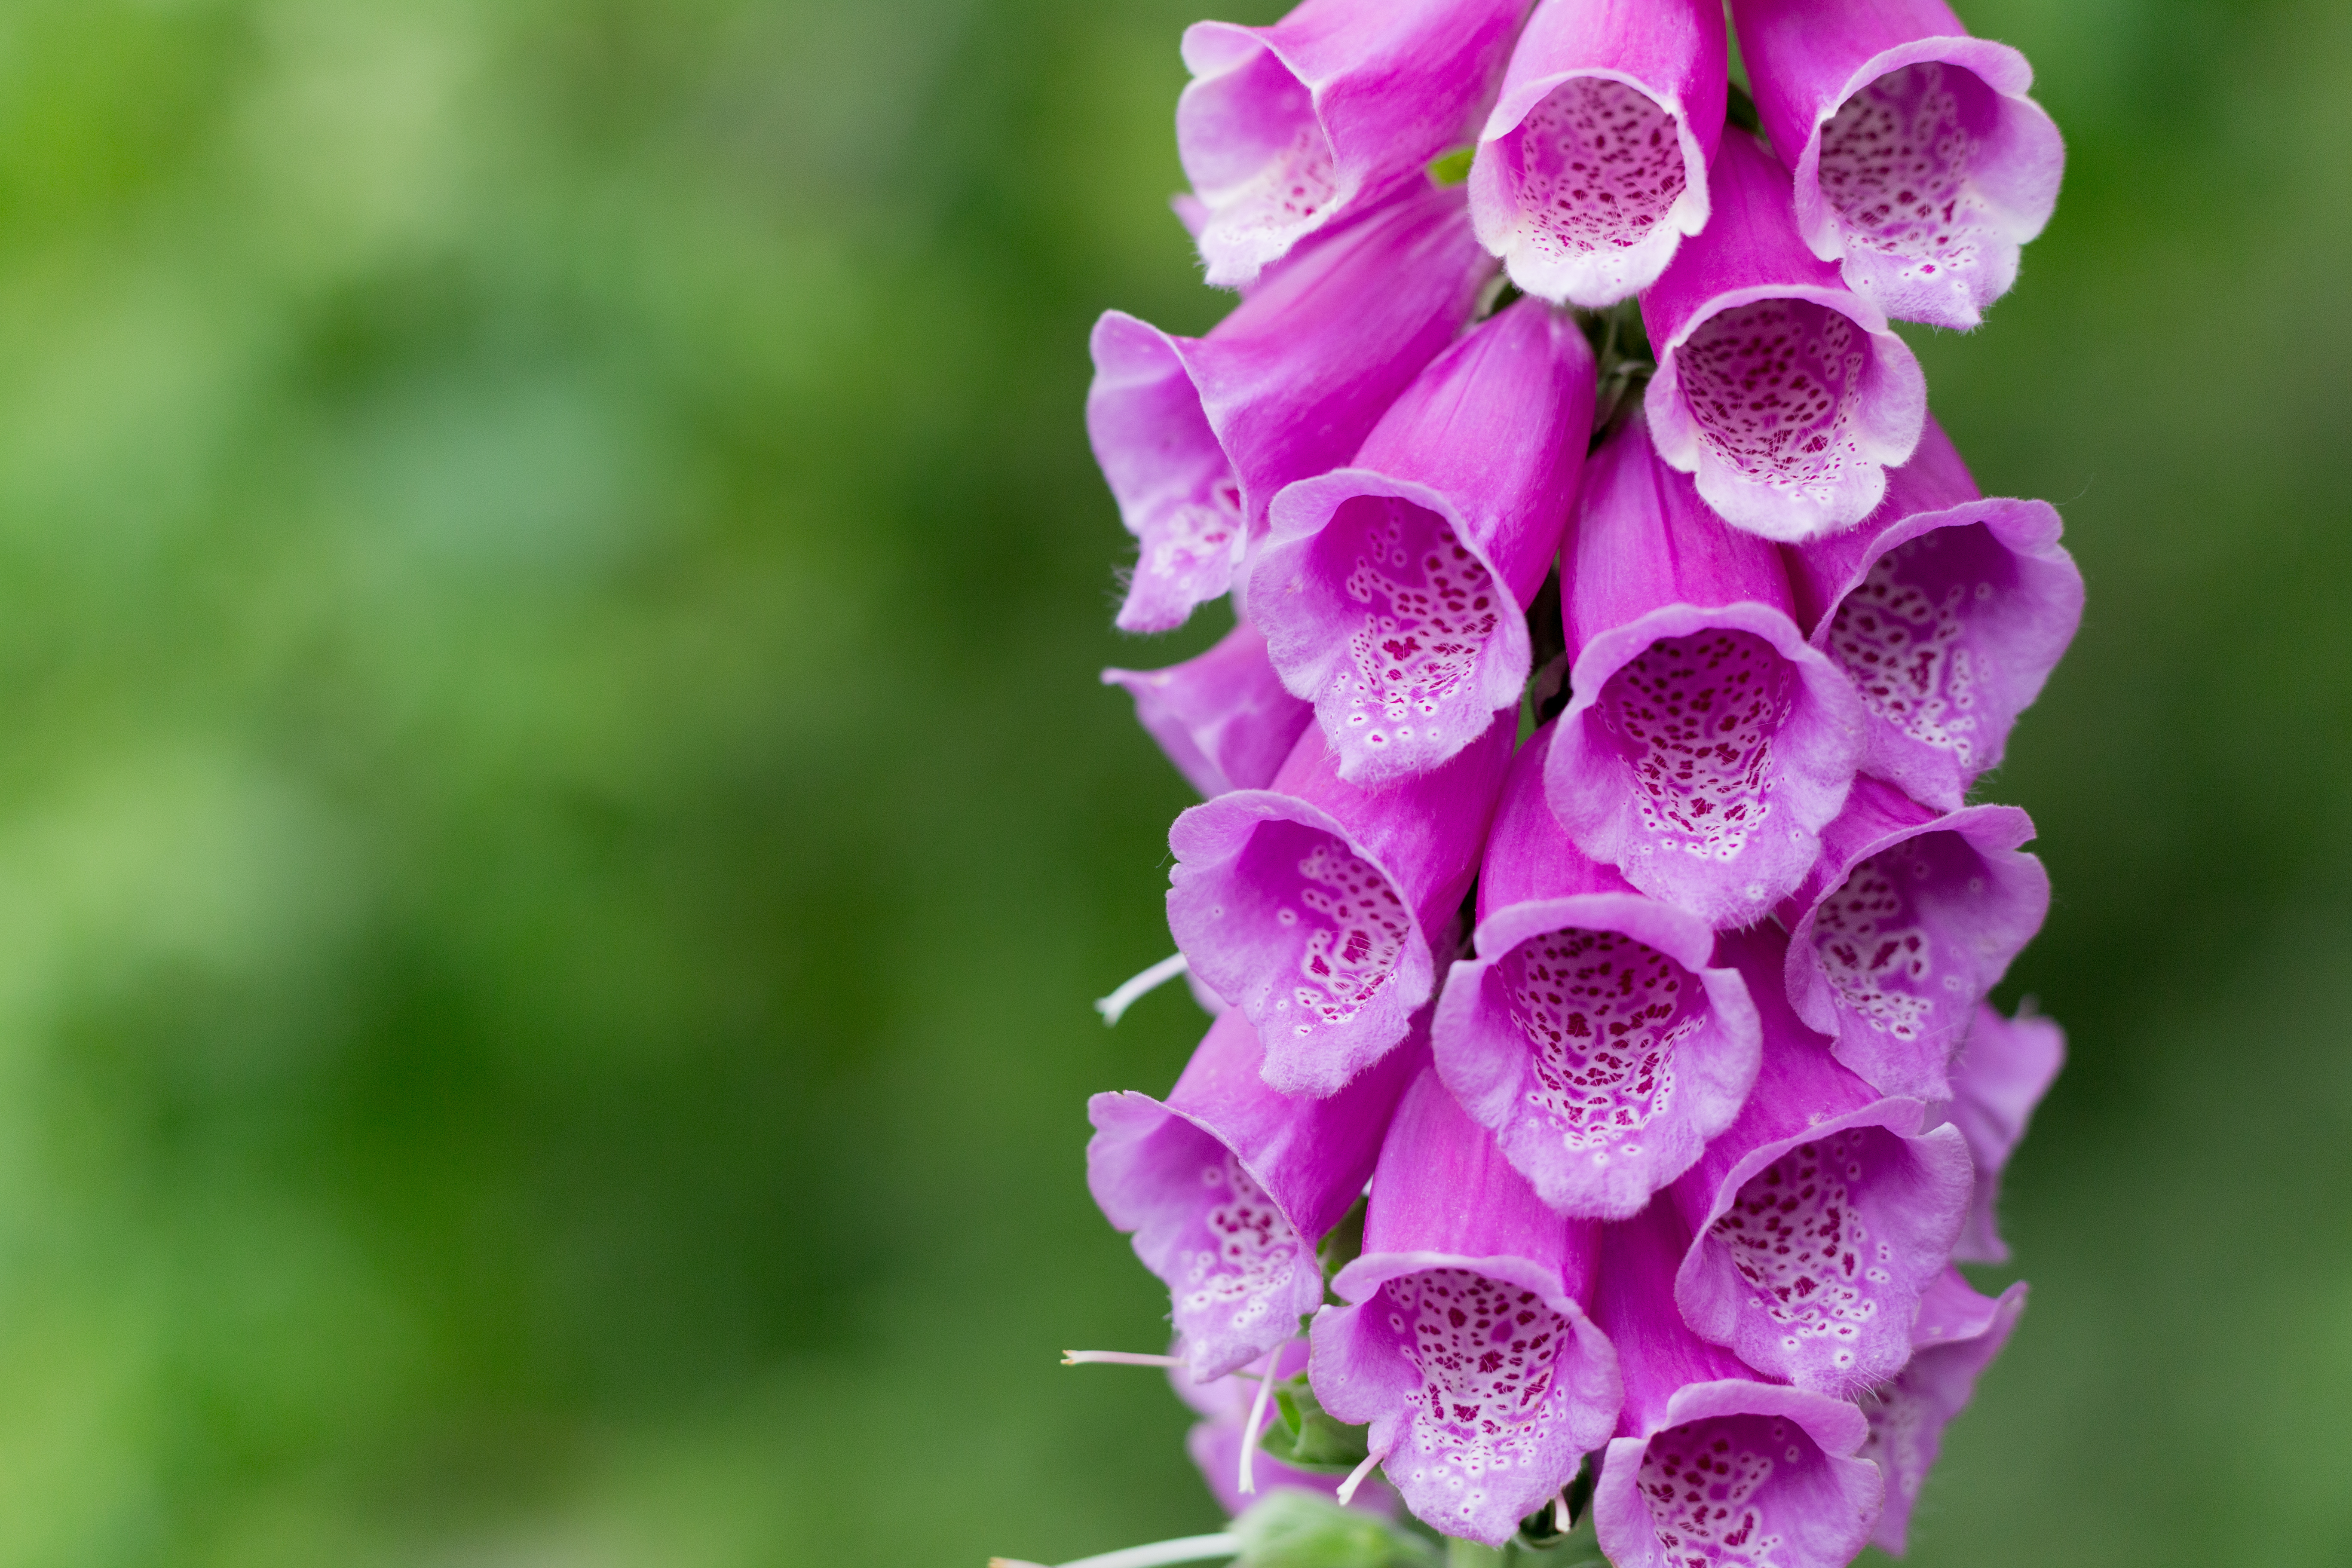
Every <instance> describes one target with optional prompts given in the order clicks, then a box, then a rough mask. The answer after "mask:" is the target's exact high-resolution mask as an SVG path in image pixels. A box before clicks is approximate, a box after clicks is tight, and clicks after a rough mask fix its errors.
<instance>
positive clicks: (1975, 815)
mask: <svg viewBox="0 0 2352 1568" xmlns="http://www.w3.org/2000/svg"><path fill="white" fill-rule="evenodd" d="M2032 837H2033V819H2032V818H2031V817H2029V816H2026V815H2025V813H2023V812H2021V811H2020V810H2018V809H2017V807H2015V806H2013V805H1971V806H1965V807H1963V808H1962V809H1960V810H1958V811H1954V812H1947V813H1944V814H1942V815H1940V816H1939V815H1937V813H1936V812H1935V811H1933V810H1931V809H1930V808H1928V807H1927V806H1924V805H1919V804H1918V803H1917V802H1916V801H1914V800H1912V799H1910V798H1909V797H1908V796H1906V795H1904V794H1903V792H1902V791H1900V790H1898V789H1896V788H1895V787H1894V786H1893V785H1892V784H1881V783H1880V782H1879V781H1878V780H1876V779H1873V778H1867V777H1865V778H1861V779H1857V780H1855V781H1854V786H1853V794H1852V795H1849V796H1848V797H1847V800H1846V808H1845V810H1844V811H1843V813H1841V814H1840V815H1839V816H1838V819H1837V820H1836V821H1835V822H1832V824H1830V826H1828V827H1826V828H1824V829H1823V830H1822V858H1821V863H1820V864H1819V865H1818V866H1817V867H1815V868H1814V869H1813V871H1812V874H1811V875H1810V876H1809V877H1807V878H1806V879H1805V882H1804V885H1803V886H1802V887H1801V888H1799V889H1797V891H1796V893H1795V895H1794V896H1793V897H1791V898H1790V900H1788V901H1787V902H1786V903H1784V904H1783V905H1782V906H1781V907H1780V921H1781V923H1782V924H1783V925H1784V926H1786V927H1787V928H1788V931H1789V970H1788V984H1789V1000H1790V1003H1791V1004H1792V1005H1794V1006H1795V1008H1796V1010H1797V1016H1799V1017H1801V1018H1802V1019H1803V1020H1804V1021H1805V1022H1806V1023H1807V1024H1808V1025H1810V1026H1812V1027H1813V1028H1815V1029H1818V1030H1820V1031H1821V1032H1822V1034H1825V1035H1829V1036H1831V1037H1833V1038H1835V1040H1836V1041H1837V1045H1836V1047H1835V1049H1836V1053H1837V1058H1838V1060H1840V1061H1842V1062H1843V1063H1844V1064H1845V1065H1846V1066H1847V1067H1849V1068H1853V1070H1854V1071H1855V1072H1857V1073H1859V1074H1861V1075H1862V1076H1863V1077H1864V1079H1868V1080H1869V1081H1870V1082H1871V1083H1872V1084H1873V1085H1874V1086H1875V1087H1876V1088H1877V1089H1880V1090H1881V1091H1882V1092H1884V1093H1886V1094H1909V1095H1916V1096H1918V1097H1920V1098H1921V1099H1923V1100H1949V1099H1950V1098H1951V1097H1952V1088H1951V1079H1950V1073H1949V1068H1950V1064H1951V1058H1952V1053H1953V1052H1954V1051H1956V1050H1958V1048H1959V1046H1960V1042H1961V1041H1962V1040H1963V1039H1965V1038H1966V1037H1967V1036H1968V1030H1969V1024H1970V1022H1971V1021H1973V1020H1974V1018H1975V1017H1976V1008H1977V1003H1978V1002H1979V1001H1980V1000H1981V999H1982V998H1983V997H1984V996H1985V994H1987V993H1988V992H1990V990H1991V989H1992V988H1993V987H1994V986H1995V985H1997V984H2000V977H2001V976H2002V975H2003V974H2005V973H2008V970H2009V963H2010V960H2011V959H2013V958H2015V957H2016V956H2017V953H2018V951H2019V950H2020V949H2021V948H2022V947H2024V945H2025V944H2026V943H2027V942H2030V941H2032V937H2033V933H2034V932H2035V931H2039V930H2041V929H2042V916H2043V915H2044V914H2046V913H2047V912H2048V911H2049V908H2050V875H2049V873H2048V872H2046V871H2044V870H2043V869H2042V862H2041V861H2039V860H2037V859H2035V858H2033V857H2032V856H2031V855H2028V854H2026V853H2025V852H2024V851H2022V850H2021V849H2020V848H2019V847H2018V846H2019V845H2021V844H2023V843H2025V842H2027V841H2028V840H2029V839H2031V838H2032Z"/></svg>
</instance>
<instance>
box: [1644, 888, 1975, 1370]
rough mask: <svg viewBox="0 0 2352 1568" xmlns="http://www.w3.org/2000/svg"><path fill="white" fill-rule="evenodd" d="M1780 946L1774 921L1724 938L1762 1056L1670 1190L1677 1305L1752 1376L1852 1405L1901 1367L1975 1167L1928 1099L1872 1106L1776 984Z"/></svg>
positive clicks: (1866, 1089)
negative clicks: (1751, 1006)
mask: <svg viewBox="0 0 2352 1568" xmlns="http://www.w3.org/2000/svg"><path fill="white" fill-rule="evenodd" d="M1785 948H1786V939H1785V938H1784V937H1782V936H1781V935H1780V931H1777V930H1776V929H1774V928H1773V927H1771V926H1769V925H1766V926H1759V927H1758V928H1757V929H1756V930H1754V931H1744V932H1727V933H1726V934H1725V936H1724V937H1723V939H1722V949H1721V956H1722V957H1724V958H1727V959H1728V960H1730V961H1731V962H1733V963H1736V964H1737V965H1738V968H1739V971H1740V973H1742V974H1743V975H1745V976H1746V977H1747V980H1748V986H1749V988H1750V989H1751V991H1753V992H1755V993H1757V1007H1758V1010H1759V1012H1760V1013H1761V1014H1762V1016H1763V1023H1764V1061H1763V1067H1762V1068H1761V1070H1760V1071H1759V1073H1758V1074H1757V1078H1756V1088H1755V1089H1754V1091H1753V1092H1751V1093H1750V1094H1749V1095H1748V1106H1747V1109H1746V1110H1743V1111H1742V1112H1741V1113H1740V1117H1739V1120H1738V1121H1736V1122H1734V1123H1732V1125H1731V1129H1730V1131H1727V1132H1726V1133H1724V1134H1723V1136H1721V1137H1720V1138H1717V1140H1715V1142H1712V1143H1709V1144H1708V1145H1707V1147H1706V1153H1705V1154H1703V1155H1701V1156H1700V1157H1699V1161H1698V1163H1696V1164H1695V1165H1693V1166H1692V1167H1691V1169H1690V1171H1689V1173H1687V1174H1685V1176H1684V1177H1683V1178H1682V1180H1680V1181H1678V1182H1676V1183H1675V1186H1674V1202H1675V1208H1676V1210H1677V1211H1678V1212H1679V1213H1680V1214H1681V1215H1682V1217H1683V1219H1684V1221H1685V1223H1686V1224H1688V1225H1689V1226H1690V1228H1691V1232H1692V1236H1693V1240H1692V1242H1691V1245H1690V1249H1689V1251H1688V1252H1687V1253H1686V1254H1685V1256H1684V1258H1683V1259H1682V1262H1681V1265H1680V1268H1679V1269H1678V1271H1677V1273H1676V1277H1675V1300H1676V1301H1677V1302H1678V1303H1679V1304H1680V1306H1681V1308H1682V1313H1683V1318H1684V1320H1685V1321H1686V1322H1688V1323H1689V1325H1690V1327H1691V1328H1692V1330H1693V1331H1695V1332H1696V1333H1697V1334H1699V1335H1700V1336H1701V1337H1702V1338H1705V1339H1708V1340H1712V1341H1714V1342H1716V1343H1717V1344H1721V1345H1727V1346H1729V1347H1730V1348H1731V1349H1732V1350H1733V1351H1734V1352H1738V1356H1739V1358H1740V1360H1742V1361H1744V1362H1746V1363H1748V1365H1749V1366H1752V1367H1754V1368H1756V1369H1757V1370H1758V1371H1759V1372H1763V1373H1769V1374H1770V1375H1772V1376H1773V1377H1776V1378H1782V1379H1785V1380H1787V1381H1788V1382H1790V1383H1793V1384H1797V1386H1799V1387H1800V1388H1811V1389H1817V1390H1819V1391H1821V1392H1822V1393H1824V1394H1842V1395H1843V1394H1858V1393H1860V1392H1861V1391H1862V1390H1864V1388H1867V1387H1869V1386H1870V1385H1871V1384H1874V1383H1877V1382H1879V1381H1881V1380H1883V1379H1885V1378H1887V1377H1890V1376H1892V1375H1893V1374H1894V1373H1895V1371H1896V1370H1897V1369H1898V1368H1900V1367H1901V1366H1902V1365H1903V1363H1904V1362H1905V1361H1906V1360H1907V1359H1908V1358H1909V1356H1910V1353H1911V1321H1912V1319H1913V1318H1914V1317H1915V1316H1916V1314H1917V1312H1918V1310H1919V1299H1920V1296H1921V1294H1922V1292H1924V1291H1925V1290H1926V1289H1927V1288H1928V1287H1929V1286H1930V1285H1931V1284H1933V1283H1934V1281H1935V1280H1936V1279H1937V1276H1939V1275H1940V1274H1942V1272H1943V1271H1944V1268H1945V1267H1946V1264H1947V1262H1948V1259H1949V1258H1950V1257H1951V1254H1952V1242H1953V1239H1954V1238H1955V1237H1958V1234H1959V1230H1960V1222H1961V1220H1962V1218H1963V1217H1964V1216H1965V1215H1966V1214H1967V1212H1968V1206H1969V1188H1970V1178H1971V1174H1972V1172H1971V1168H1970V1165H1969V1149H1968V1144H1967V1142H1965V1141H1964V1140H1963V1139H1962V1138H1961V1136H1960V1134H1959V1131H1958V1129H1956V1128H1952V1127H1938V1128H1937V1129H1936V1130H1935V1131H1930V1132H1925V1133H1923V1132H1921V1131H1920V1127H1921V1125H1922V1124H1923V1122H1924V1121H1925V1117H1926V1111H1927V1107H1926V1106H1925V1105H1924V1104H1922V1103H1921V1102H1920V1101H1918V1100H1912V1099H1907V1098H1888V1097H1885V1096H1882V1095H1881V1094H1880V1093H1879V1092H1878V1091H1877V1090H1875V1089H1872V1088H1871V1087H1870V1086H1869V1085H1868V1084H1866V1083H1864V1082H1863V1081H1862V1079H1859V1078H1856V1077H1855V1076H1854V1075H1853V1073H1851V1072H1848V1071H1847V1070H1846V1069H1845V1068H1843V1067H1840V1066H1839V1065H1838V1063H1837V1061H1836V1060H1835V1058H1832V1056H1831V1055H1830V1052H1829V1042H1828V1041H1827V1040H1825V1039H1823V1038H1822V1037H1820V1036H1819V1035H1816V1034H1814V1033H1813V1032H1812V1031H1811V1030H1810V1029H1808V1028H1806V1027H1805V1026H1803V1025H1802V1024H1801V1023H1800V1022H1799V1021H1798V1020H1797V1017H1796V1016H1795V1015H1794V1014H1793V1013H1792V1012H1790V1008H1789V1004H1788V1002H1787V1000H1786V998H1785V997H1783V996H1782V995H1781V994H1780V987H1779V986H1778V985H1777V984H1775V982H1777V981H1778V980H1779V979H1780V973H1781V969H1782V965H1783V962H1784V958H1785Z"/></svg>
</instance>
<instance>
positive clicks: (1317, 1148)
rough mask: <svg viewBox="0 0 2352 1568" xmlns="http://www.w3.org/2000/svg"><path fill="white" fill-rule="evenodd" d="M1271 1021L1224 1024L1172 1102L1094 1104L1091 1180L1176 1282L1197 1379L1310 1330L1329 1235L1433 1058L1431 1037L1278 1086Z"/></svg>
mask: <svg viewBox="0 0 2352 1568" xmlns="http://www.w3.org/2000/svg"><path fill="white" fill-rule="evenodd" d="M1264 1057H1265V1053H1264V1052H1263V1050H1262V1049H1261V1048H1260V1047H1259V1045H1258V1040H1257V1031H1256V1030H1255V1029H1253V1028H1252V1027H1251V1026H1250V1025H1249V1021H1248V1020H1247V1019H1245V1018H1244V1017H1242V1016H1240V1015H1239V1014H1237V1013H1228V1014H1226V1015H1225V1016H1223V1017H1222V1018H1219V1019H1218V1020H1217V1021H1216V1022H1215V1023H1214V1024H1213V1025H1211V1026H1210V1028H1209V1033H1208V1036H1207V1037H1206V1038H1204V1039H1202V1042H1201V1046H1200V1048H1199V1049H1198V1050H1196V1051H1195V1052H1193V1054H1192V1061H1191V1063H1190V1064H1188V1065H1187V1066H1186V1067H1185V1068H1184V1072H1183V1075H1182V1076H1181V1078H1179V1079H1177V1080H1176V1087H1175V1089H1173V1090H1171V1092H1170V1094H1169V1096H1168V1099H1167V1100H1166V1101H1165V1102H1162V1101H1160V1100H1153V1099H1152V1098H1151V1097H1150V1096H1149V1095H1143V1094H1134V1093H1114V1094H1098V1095H1096V1096H1095V1097H1094V1099H1093V1100H1089V1101H1088V1102H1087V1117H1088V1119H1089V1120H1090V1121H1093V1123H1094V1125H1095V1135H1094V1137H1093V1139H1092V1140H1091V1141H1090V1142H1088V1143H1087V1187H1088V1189H1089V1190H1091V1191H1092V1192H1093V1194H1094V1196H1095V1202H1096V1204H1097V1205H1099V1206H1100V1207H1101V1209H1102V1211H1103V1214H1104V1215H1105V1216H1106V1217H1107V1218H1108V1219H1109V1221H1110V1222H1111V1224H1112V1225H1113V1226H1116V1227H1118V1229H1120V1230H1123V1231H1131V1232H1133V1233H1134V1236H1135V1252H1136V1256H1137V1257H1139V1258H1141V1259H1142V1260H1143V1265H1144V1267H1145V1268H1149V1269H1150V1270H1151V1272H1152V1273H1154V1274H1156V1275H1158V1276H1159V1277H1160V1279H1161V1280H1162V1281H1163V1282H1164V1283H1165V1284H1166V1285H1167V1287H1168V1290H1169V1296H1170V1300H1171V1304H1172V1308H1173V1314H1172V1315H1173V1318H1174V1321H1175V1324H1176V1331H1177V1333H1178V1334H1179V1335H1181V1347H1180V1352H1179V1353H1180V1354H1181V1359H1182V1360H1183V1363H1184V1365H1185V1369H1186V1370H1187V1371H1188V1372H1189V1373H1191V1374H1192V1378H1193V1379H1194V1381H1196V1382H1207V1381H1209V1380H1211V1379H1213V1378H1219V1377H1223V1376H1224V1375H1225V1374H1227V1373H1231V1372H1234V1371H1236V1370H1238V1369H1239V1368H1241V1367H1243V1366H1245V1365H1247V1364H1248V1363H1251V1362H1252V1361H1255V1360H1256V1359H1258V1358H1260V1357H1262V1356H1265V1354H1267V1353H1268V1352H1271V1351H1273V1350H1274V1349H1275V1348H1276V1347H1277V1346H1279V1345H1281V1344H1282V1343H1283V1342H1285V1341H1286V1340H1288V1339H1289V1338H1290V1337H1291V1336H1292V1335H1294V1334H1296V1333H1297V1331H1298V1320H1299V1319H1300V1318H1301V1317H1302V1316H1304V1315H1305V1314H1307V1313H1308V1312H1311V1311H1313V1310H1315V1309H1316V1308H1317V1307H1318V1305H1320V1304H1321V1302H1322V1300H1323V1272H1322V1269H1321V1268H1320V1266H1319V1265H1318V1263H1317V1261H1316V1258H1315V1248H1316V1247H1317V1246H1318V1244H1319V1243H1320V1242H1321V1241H1322V1239H1323V1237H1325V1236H1326V1235H1327V1234H1328V1232H1329V1231H1330V1229H1331V1227H1332V1226H1335V1225H1337V1224H1338V1223H1339V1220H1340V1219H1341V1218H1342V1217H1344V1216H1345V1215H1346V1214H1347V1212H1348V1210H1349V1208H1350V1207H1351V1206H1353V1205H1354V1204H1355V1201H1356V1199H1357V1198H1359V1197H1360V1196H1361V1195H1362V1194H1363V1190H1364V1182H1365V1180H1366V1178H1368V1177H1369V1176H1370V1174H1371V1171H1372V1163H1373V1161H1374V1159H1375V1158H1377V1157H1378V1155H1379V1152H1380V1148H1381V1136H1382V1134H1383V1133H1384V1132H1385V1131H1386V1130H1387V1127H1388V1123H1389V1117H1390V1114H1391V1111H1393V1110H1395V1108H1396V1103H1397V1098H1398V1096H1399V1095H1400V1094H1402V1092H1403V1090H1404V1088H1405V1086H1406V1085H1407V1084H1408V1083H1410V1082H1411V1081H1412V1077H1413V1074H1414V1073H1415V1072H1416V1071H1417V1070H1418V1069H1419V1068H1420V1067H1421V1066H1422V1065H1423V1063H1424V1062H1425V1061H1426V1060H1427V1058H1426V1055H1425V1051H1424V1048H1423V1047H1422V1046H1421V1045H1420V1044H1419V1043H1418V1042H1417V1043H1416V1044H1415V1046H1414V1047H1413V1048H1411V1049H1407V1050H1400V1051H1395V1052H1392V1053H1391V1058H1390V1060H1388V1061H1387V1062H1384V1063H1382V1064H1381V1065H1380V1066H1379V1067H1377V1068H1374V1069H1373V1070H1371V1071H1369V1072H1366V1073H1365V1074H1363V1075H1362V1076H1361V1077H1360V1078H1359V1079H1357V1080H1356V1081H1355V1082H1354V1083H1351V1084H1349V1086H1348V1087H1347V1089H1343V1090H1342V1091H1340V1092H1339V1093H1338V1094H1335V1095H1332V1096H1330V1097H1328V1098H1327V1099H1323V1100H1294V1099H1290V1098H1287V1097H1286V1096H1284V1095H1281V1094H1277V1093H1276V1092H1275V1091H1274V1090H1273V1089H1269V1088H1267V1087H1266V1084H1265V1079H1263V1078H1262V1077H1261V1076H1260V1074H1259V1068H1260V1066H1261V1065H1262V1063H1263V1061H1264Z"/></svg>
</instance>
